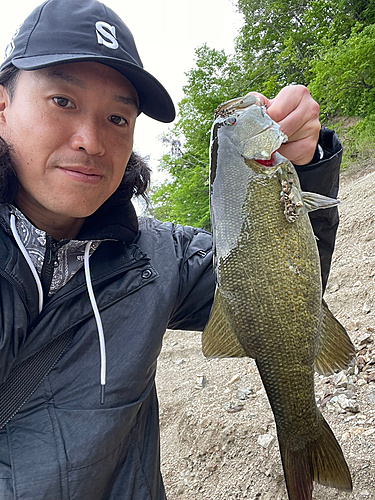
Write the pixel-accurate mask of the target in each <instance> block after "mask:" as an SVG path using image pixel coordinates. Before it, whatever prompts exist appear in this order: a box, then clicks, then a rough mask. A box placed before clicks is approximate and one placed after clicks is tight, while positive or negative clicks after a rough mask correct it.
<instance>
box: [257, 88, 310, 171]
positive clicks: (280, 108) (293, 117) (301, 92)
mask: <svg viewBox="0 0 375 500" xmlns="http://www.w3.org/2000/svg"><path fill="white" fill-rule="evenodd" d="M251 93H252V94H255V95H257V96H258V97H260V98H261V99H262V101H263V102H264V104H265V106H266V108H267V114H268V115H269V117H270V118H272V120H274V121H275V122H277V123H278V124H279V125H280V127H281V130H282V131H283V132H284V133H285V134H286V135H287V136H288V142H287V143H286V144H282V145H281V146H280V148H279V152H280V154H281V155H283V156H285V157H286V158H288V160H290V161H291V162H293V163H295V164H296V165H305V164H306V163H309V162H310V161H311V160H312V158H313V156H314V153H315V150H316V146H317V143H318V139H319V131H320V122H319V104H318V103H317V102H315V101H314V99H313V98H312V97H311V95H310V92H309V91H308V90H307V88H306V87H304V86H303V85H290V86H288V87H284V88H283V89H282V90H280V92H279V93H278V94H277V96H276V97H275V98H274V99H267V97H265V96H263V95H262V94H259V93H258V92H251Z"/></svg>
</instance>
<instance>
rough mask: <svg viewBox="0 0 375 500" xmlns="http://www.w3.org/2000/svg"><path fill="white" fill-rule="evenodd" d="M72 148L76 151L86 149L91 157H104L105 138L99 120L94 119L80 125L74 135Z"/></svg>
mask: <svg viewBox="0 0 375 500" xmlns="http://www.w3.org/2000/svg"><path fill="white" fill-rule="evenodd" d="M71 147H72V148H73V149H74V150H79V149H84V150H85V151H86V153H87V154H89V155H98V156H103V155H104V153H105V147H104V137H103V131H102V129H101V127H100V124H99V123H98V120H96V119H95V118H93V117H92V118H90V119H87V120H85V121H84V122H83V123H80V125H79V126H78V127H77V128H76V132H75V133H74V134H73V135H72V138H71Z"/></svg>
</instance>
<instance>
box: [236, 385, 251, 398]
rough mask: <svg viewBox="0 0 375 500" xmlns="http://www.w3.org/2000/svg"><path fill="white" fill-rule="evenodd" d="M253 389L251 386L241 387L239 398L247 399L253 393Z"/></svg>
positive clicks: (238, 393)
mask: <svg viewBox="0 0 375 500" xmlns="http://www.w3.org/2000/svg"><path fill="white" fill-rule="evenodd" d="M253 392H254V391H253V390H252V389H251V388H250V387H240V388H239V389H238V392H237V398H238V399H240V400H242V401H243V400H245V399H247V398H249V397H250V396H251V395H252V394H253Z"/></svg>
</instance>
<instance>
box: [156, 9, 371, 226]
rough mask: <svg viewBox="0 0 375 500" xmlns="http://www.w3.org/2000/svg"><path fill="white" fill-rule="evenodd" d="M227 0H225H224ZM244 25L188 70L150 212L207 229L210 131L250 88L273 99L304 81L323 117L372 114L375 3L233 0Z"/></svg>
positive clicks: (207, 50)
mask: <svg viewBox="0 0 375 500" xmlns="http://www.w3.org/2000/svg"><path fill="white" fill-rule="evenodd" d="M228 1H229V0H228ZM237 8H238V10H239V11H240V12H241V13H242V14H243V17H244V24H243V26H242V28H241V30H240V31H239V33H238V36H237V38H236V50H235V54H234V55H232V56H229V55H227V54H225V53H224V52H223V51H217V50H214V49H211V48H209V47H208V46H207V45H203V46H202V47H200V48H198V49H197V50H196V61H195V67H194V68H192V69H190V71H188V72H187V79H188V80H187V85H186V86H185V87H184V89H183V90H184V97H183V99H182V100H181V102H180V103H179V120H178V122H177V123H176V125H175V126H174V127H173V129H172V130H171V131H170V134H169V135H168V137H165V138H164V141H165V142H166V143H167V144H168V145H169V149H170V150H169V152H168V153H167V154H165V155H164V156H163V158H162V159H161V160H160V168H161V169H163V170H164V171H165V172H166V173H167V174H168V180H167V181H166V182H164V184H162V185H161V186H158V187H156V188H154V190H153V193H152V195H151V198H152V201H153V204H154V212H155V215H156V217H158V218H160V219H162V220H171V221H174V222H180V223H183V224H189V225H193V226H200V227H204V228H209V208H208V193H209V185H208V164H209V141H210V128H211V124H212V119H213V112H214V110H215V108H216V107H217V106H218V105H219V104H220V103H221V102H223V101H225V100H228V99H231V98H233V97H238V96H240V95H244V94H245V93H247V92H249V91H251V90H257V91H259V92H262V93H263V94H265V95H267V96H268V97H274V96H275V95H276V94H277V92H278V91H279V90H281V88H282V87H284V86H285V85H291V84H296V83H299V84H304V85H307V86H308V87H309V89H310V91H311V93H312V95H313V97H314V98H315V99H316V100H317V101H318V102H319V103H320V104H321V111H322V117H323V116H328V115H332V114H334V113H345V114H348V115H351V116H369V115H374V114H375V109H374V107H375V104H374V88H375V0H335V1H334V0H237Z"/></svg>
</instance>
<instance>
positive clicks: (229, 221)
mask: <svg viewBox="0 0 375 500" xmlns="http://www.w3.org/2000/svg"><path fill="white" fill-rule="evenodd" d="M237 103H239V105H238V106H239V107H238V108H237V107H236V106H237ZM283 141H285V135H284V134H282V132H281V131H280V127H279V126H278V125H277V124H276V123H275V122H273V121H272V120H271V119H270V118H269V117H268V116H267V114H266V113H265V109H264V106H263V105H262V103H261V102H259V100H257V99H256V98H255V97H254V96H252V95H251V94H250V95H249V96H245V97H244V98H240V99H239V100H236V99H234V100H232V101H229V102H228V103H224V104H223V105H221V106H220V107H219V108H218V111H217V113H216V117H215V121H214V124H213V128H212V134H211V164H210V183H211V192H210V210H211V221H212V231H213V242H214V256H215V261H214V262H215V274H216V282H217V287H216V292H215V299H214V303H213V307H212V310H211V315H210V320H209V322H208V324H207V326H206V328H205V330H204V332H203V337H202V344H203V352H204V354H205V355H206V356H208V357H228V356H229V357H235V356H250V357H253V358H255V361H256V364H257V367H258V370H259V373H260V376H261V378H262V382H263V384H264V387H265V390H266V393H267V396H268V399H269V402H270V405H271V408H272V411H273V414H274V417H275V422H276V427H277V433H278V439H279V447H280V453H281V458H282V463H283V468H284V474H285V479H286V485H287V490H288V495H289V499H290V500H311V498H312V489H313V486H312V485H313V480H315V481H317V482H320V483H322V484H326V485H329V486H334V487H336V488H339V489H343V490H345V491H350V490H351V488H352V483H351V478H350V472H349V469H348V466H347V464H346V462H345V459H344V456H343V454H342V451H341V448H340V446H339V444H338V443H337V441H336V439H335V437H334V435H333V433H332V431H331V429H330V428H329V426H328V424H327V423H326V421H325V420H324V418H323V416H322V415H321V413H320V411H319V409H318V408H317V406H316V402H315V394H314V364H315V366H316V367H318V368H319V370H320V371H321V372H327V371H333V370H334V369H336V368H337V367H340V368H344V367H346V366H347V364H348V363H349V362H350V360H351V359H352V357H353V356H354V353H355V350H354V347H353V344H352V343H351V341H350V339H349V337H348V335H347V333H346V331H345V329H344V328H343V327H342V325H340V323H339V322H338V321H337V320H336V319H335V318H334V317H333V315H332V314H331V313H330V312H329V310H328V308H327V306H326V304H325V303H324V302H322V285H321V277H320V261H319V254H318V249H317V245H316V240H315V236H314V234H313V231H312V227H311V223H310V220H309V217H308V212H309V211H311V210H313V209H317V208H325V207H331V206H334V205H335V204H337V203H338V202H337V200H332V199H329V198H326V197H323V196H320V195H317V194H314V193H303V192H302V191H301V188H300V184H299V180H298V176H297V173H296V171H295V169H294V167H293V165H292V164H291V163H290V162H289V161H288V160H286V159H285V158H283V157H282V156H280V155H279V154H278V153H275V150H276V149H277V148H278V147H279V146H280V144H281V142H283ZM257 159H259V160H260V161H261V163H258V162H257V161H256V160H257ZM265 165H267V166H265Z"/></svg>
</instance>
